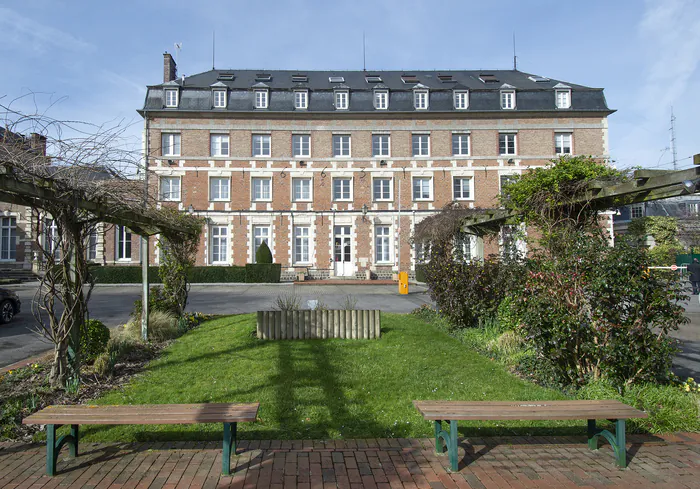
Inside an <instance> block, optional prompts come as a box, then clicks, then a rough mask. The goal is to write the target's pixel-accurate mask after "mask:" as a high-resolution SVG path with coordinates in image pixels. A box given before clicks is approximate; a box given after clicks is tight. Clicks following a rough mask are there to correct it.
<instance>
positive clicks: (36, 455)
mask: <svg viewBox="0 0 700 489" xmlns="http://www.w3.org/2000/svg"><path fill="white" fill-rule="evenodd" d="M469 441H471V442H472V443H474V445H473V446H472V445H469V444H468V443H465V441H464V440H462V443H461V446H460V460H461V462H460V471H459V473H450V472H449V471H447V469H446V467H447V466H448V461H447V457H445V456H437V455H435V452H434V443H433V441H432V440H429V439H411V440H408V439H379V440H377V439H372V440H346V441H330V442H323V441H269V440H267V441H252V442H246V441H244V442H241V443H240V445H239V451H238V453H239V454H240V455H239V456H238V457H236V459H235V462H233V464H234V465H235V473H234V475H233V476H227V477H222V476H221V475H220V471H221V448H220V445H219V444H218V443H213V442H206V443H205V442H181V443H144V444H107V445H102V444H87V443H86V444H83V445H81V449H82V455H81V456H80V457H79V458H77V459H73V460H68V459H67V451H66V449H65V448H64V451H62V452H61V457H60V459H59V463H58V471H59V474H58V475H57V476H56V477H53V478H50V477H47V476H45V475H44V470H45V465H44V464H45V453H46V452H45V448H44V446H43V445H36V444H35V445H25V444H19V443H0V487H1V488H4V489H13V488H37V489H38V488H44V489H48V488H54V487H58V488H59V489H66V488H73V487H75V488H78V487H79V488H90V489H107V488H120V489H137V488H138V489H141V488H150V489H176V488H177V489H179V488H225V487H234V488H243V489H248V488H251V489H252V488H258V487H259V488H267V487H272V488H280V489H283V488H288V487H299V488H328V487H339V488H355V487H357V488H360V487H367V488H374V487H376V488H433V489H438V488H468V487H471V488H510V489H515V488H526V487H547V488H554V487H577V488H578V487H589V488H590V487H606V488H607V487H610V488H612V487H628V488H629V487H633V488H635V489H642V488H650V487H654V488H669V489H681V488H700V435H698V434H676V435H670V436H664V437H659V438H657V437H650V436H645V437H643V436H629V437H628V457H629V458H630V459H631V460H630V463H629V467H628V468H627V469H624V470H623V469H618V468H617V467H616V466H615V465H614V463H613V456H612V452H611V450H610V447H609V445H607V444H606V445H605V446H604V447H603V448H601V450H599V451H598V452H592V451H590V450H588V448H587V445H586V443H585V439H584V438H563V437H533V438H524V437H511V438H483V439H477V438H470V439H469Z"/></svg>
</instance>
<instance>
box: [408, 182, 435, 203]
mask: <svg viewBox="0 0 700 489" xmlns="http://www.w3.org/2000/svg"><path fill="white" fill-rule="evenodd" d="M432 198H433V179H432V178H430V177H413V200H432Z"/></svg>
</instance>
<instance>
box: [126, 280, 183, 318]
mask: <svg viewBox="0 0 700 489" xmlns="http://www.w3.org/2000/svg"><path fill="white" fill-rule="evenodd" d="M142 304H143V301H142V300H141V299H136V300H135V301H134V311H133V312H132V313H131V317H132V318H133V319H134V320H135V321H140V320H141V308H142ZM155 311H161V312H167V313H170V314H173V315H176V314H177V304H175V302H174V301H173V299H172V298H171V297H168V296H167V295H166V294H165V291H164V290H163V289H162V288H161V287H152V288H151V290H150V292H149V294H148V312H149V316H150V313H152V312H155Z"/></svg>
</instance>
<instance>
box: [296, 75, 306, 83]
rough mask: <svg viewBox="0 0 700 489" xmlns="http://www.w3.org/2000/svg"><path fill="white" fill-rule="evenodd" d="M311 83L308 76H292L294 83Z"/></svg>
mask: <svg viewBox="0 0 700 489" xmlns="http://www.w3.org/2000/svg"><path fill="white" fill-rule="evenodd" d="M308 81H309V77H308V76H307V75H292V83H306V82H308Z"/></svg>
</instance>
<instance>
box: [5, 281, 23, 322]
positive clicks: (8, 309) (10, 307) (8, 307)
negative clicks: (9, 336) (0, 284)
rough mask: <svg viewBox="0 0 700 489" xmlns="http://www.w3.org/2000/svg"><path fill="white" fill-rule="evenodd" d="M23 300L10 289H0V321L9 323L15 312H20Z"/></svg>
mask: <svg viewBox="0 0 700 489" xmlns="http://www.w3.org/2000/svg"><path fill="white" fill-rule="evenodd" d="M21 305H22V302H20V300H19V296H18V295H17V294H16V293H15V292H14V291H13V290H9V289H0V323H9V322H10V321H12V318H13V317H15V314H19V311H20V306H21Z"/></svg>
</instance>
